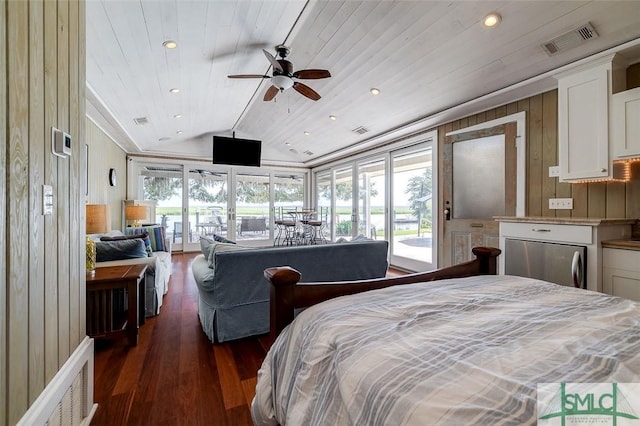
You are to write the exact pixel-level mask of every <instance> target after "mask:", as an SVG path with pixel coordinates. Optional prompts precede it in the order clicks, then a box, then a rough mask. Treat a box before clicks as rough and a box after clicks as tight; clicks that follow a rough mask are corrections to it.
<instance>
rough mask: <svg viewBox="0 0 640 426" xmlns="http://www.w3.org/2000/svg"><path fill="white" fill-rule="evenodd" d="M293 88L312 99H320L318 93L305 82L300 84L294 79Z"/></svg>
mask: <svg viewBox="0 0 640 426" xmlns="http://www.w3.org/2000/svg"><path fill="white" fill-rule="evenodd" d="M293 88H294V89H295V90H296V92H298V93H300V94H301V95H303V96H306V97H307V98H309V99H311V100H313V101H317V100H318V99H320V95H319V94H318V92H316V91H315V90H313V89H312V88H311V87H309V86H307V85H306V84H302V83H299V82H297V81H296V82H295V83H293Z"/></svg>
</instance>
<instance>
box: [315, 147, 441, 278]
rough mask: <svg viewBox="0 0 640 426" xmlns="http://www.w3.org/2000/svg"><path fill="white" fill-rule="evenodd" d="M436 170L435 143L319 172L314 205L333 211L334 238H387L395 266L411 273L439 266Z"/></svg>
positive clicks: (403, 149)
mask: <svg viewBox="0 0 640 426" xmlns="http://www.w3.org/2000/svg"><path fill="white" fill-rule="evenodd" d="M430 140H434V138H431V139H430ZM433 171H434V162H433V149H432V142H431V141H426V142H422V143H417V144H415V145H412V146H410V147H407V148H402V149H398V150H394V151H388V152H385V153H380V154H378V155H374V156H370V157H365V158H362V159H357V160H354V161H351V162H348V163H342V164H338V165H336V166H335V167H332V168H330V169H328V170H322V171H318V172H317V173H316V174H315V203H316V205H317V206H326V207H328V209H329V211H331V212H332V214H331V215H330V217H331V218H332V222H331V223H330V224H329V226H328V227H327V229H330V230H331V231H332V232H331V239H332V240H334V241H335V240H339V239H346V240H349V239H352V238H353V237H355V236H357V235H359V234H361V235H364V236H366V237H369V238H372V239H386V240H388V241H389V246H390V253H389V254H390V263H391V264H392V265H394V266H398V267H401V268H406V269H408V270H412V271H424V270H429V269H433V268H435V266H436V263H437V245H436V241H435V239H436V238H437V232H434V230H436V229H437V224H436V219H437V215H436V214H434V213H435V211H434V206H435V204H434V201H433V200H434V199H437V198H436V195H435V192H436V188H437V185H436V181H435V177H434V173H433Z"/></svg>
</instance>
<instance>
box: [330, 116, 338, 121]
mask: <svg viewBox="0 0 640 426" xmlns="http://www.w3.org/2000/svg"><path fill="white" fill-rule="evenodd" d="M329 118H330V119H332V120H333V121H336V120H337V117H336V116H335V115H330V116H329Z"/></svg>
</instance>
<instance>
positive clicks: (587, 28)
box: [542, 22, 598, 56]
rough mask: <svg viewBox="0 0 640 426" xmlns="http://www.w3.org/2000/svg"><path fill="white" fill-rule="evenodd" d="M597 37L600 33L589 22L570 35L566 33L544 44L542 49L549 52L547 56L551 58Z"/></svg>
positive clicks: (570, 32)
mask: <svg viewBox="0 0 640 426" xmlns="http://www.w3.org/2000/svg"><path fill="white" fill-rule="evenodd" d="M597 37H598V33H597V32H596V30H595V29H594V28H593V26H591V23H589V22H587V23H586V24H584V25H581V26H579V27H578V28H576V29H574V30H572V31H569V32H568V33H564V34H562V35H560V36H558V37H556V38H554V39H553V40H550V41H548V42H546V43H544V44H543V45H542V48H543V49H544V50H545V52H547V54H549V56H551V55H555V54H556V53H558V52H561V51H565V50H568V49H572V48H574V47H576V46H579V45H581V44H583V43H585V42H587V41H589V40H591V39H594V38H597Z"/></svg>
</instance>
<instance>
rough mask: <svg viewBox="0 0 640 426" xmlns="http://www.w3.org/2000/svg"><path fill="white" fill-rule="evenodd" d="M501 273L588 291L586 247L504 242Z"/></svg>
mask: <svg viewBox="0 0 640 426" xmlns="http://www.w3.org/2000/svg"><path fill="white" fill-rule="evenodd" d="M504 251H505V253H504V256H505V259H504V273H505V274H507V275H518V276H521V277H530V278H538V279H541V280H545V281H550V282H552V283H556V284H561V285H566V286H571V287H577V288H587V282H586V276H587V274H586V271H587V269H586V267H587V248H586V247H585V246H577V245H570V244H557V243H545V242H539V241H527V240H517V239H510V238H507V239H505V250H504Z"/></svg>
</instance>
